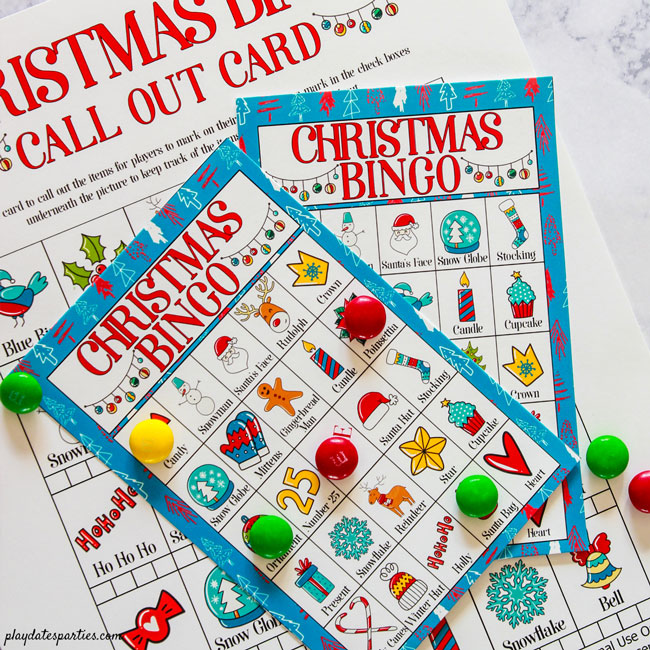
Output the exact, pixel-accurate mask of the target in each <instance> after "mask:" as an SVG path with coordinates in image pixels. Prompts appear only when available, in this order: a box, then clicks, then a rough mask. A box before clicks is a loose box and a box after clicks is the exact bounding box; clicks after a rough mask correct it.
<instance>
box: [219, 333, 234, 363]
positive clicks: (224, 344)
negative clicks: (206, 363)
mask: <svg viewBox="0 0 650 650" xmlns="http://www.w3.org/2000/svg"><path fill="white" fill-rule="evenodd" d="M235 343H237V339H236V338H235V337H234V336H233V337H230V336H220V337H219V338H218V339H217V340H216V341H215V344H214V353H215V354H216V355H217V359H219V361H221V360H222V359H223V358H224V357H225V356H226V354H227V353H228V352H229V351H230V350H231V349H232V346H233V345H234V344H235Z"/></svg>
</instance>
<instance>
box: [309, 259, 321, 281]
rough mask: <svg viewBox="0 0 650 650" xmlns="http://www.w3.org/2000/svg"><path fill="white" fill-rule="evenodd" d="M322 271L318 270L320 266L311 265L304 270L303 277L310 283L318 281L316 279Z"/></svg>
mask: <svg viewBox="0 0 650 650" xmlns="http://www.w3.org/2000/svg"><path fill="white" fill-rule="evenodd" d="M321 273H322V271H321V270H320V264H315V263H313V262H312V263H311V264H308V265H307V268H305V277H307V278H309V279H310V280H311V281H312V282H314V281H315V280H318V277H319V276H320V275H321Z"/></svg>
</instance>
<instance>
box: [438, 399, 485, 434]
mask: <svg viewBox="0 0 650 650" xmlns="http://www.w3.org/2000/svg"><path fill="white" fill-rule="evenodd" d="M441 404H442V407H443V408H448V409H449V421H450V422H451V423H452V424H453V425H454V426H457V427H458V428H459V429H462V430H463V431H467V433H469V434H470V435H471V436H473V435H474V434H476V433H478V432H479V431H480V429H481V427H482V426H483V425H484V424H485V420H484V419H483V417H482V416H481V414H480V413H479V412H478V411H477V410H476V406H475V405H474V404H470V403H469V402H450V401H449V400H448V399H443V400H442V402H441Z"/></svg>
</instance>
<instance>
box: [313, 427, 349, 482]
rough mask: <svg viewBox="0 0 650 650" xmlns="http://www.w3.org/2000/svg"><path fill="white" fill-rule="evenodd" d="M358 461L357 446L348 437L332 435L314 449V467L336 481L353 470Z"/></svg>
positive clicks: (345, 476)
mask: <svg viewBox="0 0 650 650" xmlns="http://www.w3.org/2000/svg"><path fill="white" fill-rule="evenodd" d="M358 462H359V454H358V453H357V448H356V447H355V446H354V445H353V444H352V442H351V441H350V440H349V439H348V438H343V437H341V436H332V437H331V438H328V439H327V440H324V441H323V442H321V444H320V446H319V447H318V449H317V450H316V467H318V471H319V472H320V473H321V474H322V475H323V476H325V477H327V478H329V479H331V480H333V481H338V480H341V479H343V478H347V477H348V476H350V474H352V472H354V470H355V469H356V467H357V464H358Z"/></svg>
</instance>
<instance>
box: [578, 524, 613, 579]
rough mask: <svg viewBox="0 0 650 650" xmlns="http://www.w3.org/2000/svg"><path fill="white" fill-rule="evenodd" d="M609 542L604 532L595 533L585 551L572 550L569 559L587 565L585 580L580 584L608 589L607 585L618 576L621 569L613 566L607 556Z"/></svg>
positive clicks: (609, 547) (609, 546)
mask: <svg viewBox="0 0 650 650" xmlns="http://www.w3.org/2000/svg"><path fill="white" fill-rule="evenodd" d="M610 549H611V543H610V541H609V539H607V535H606V534H605V533H600V535H597V536H596V538H595V539H594V541H593V542H592V543H591V544H589V548H588V549H587V550H586V551H574V552H573V553H571V559H572V560H573V561H574V562H576V563H577V564H579V565H580V566H586V567H587V582H585V583H584V584H583V585H582V586H583V587H586V588H587V589H609V585H610V584H612V582H614V580H616V578H618V574H619V573H620V572H621V569H619V568H617V567H615V566H614V565H613V564H612V563H611V562H610V561H609V558H608V557H607V554H608V553H609V551H610Z"/></svg>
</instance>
